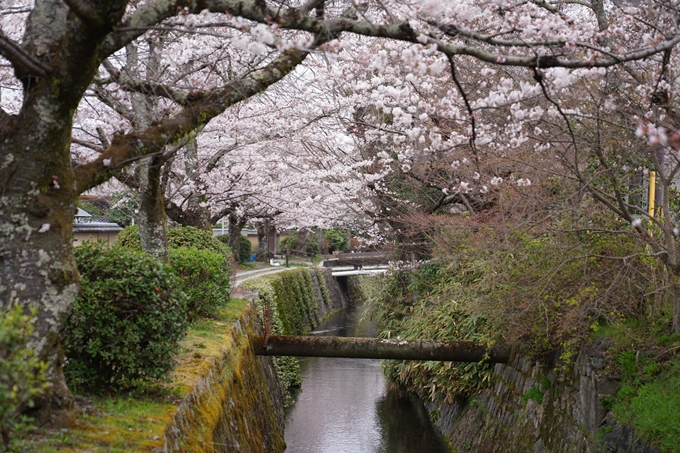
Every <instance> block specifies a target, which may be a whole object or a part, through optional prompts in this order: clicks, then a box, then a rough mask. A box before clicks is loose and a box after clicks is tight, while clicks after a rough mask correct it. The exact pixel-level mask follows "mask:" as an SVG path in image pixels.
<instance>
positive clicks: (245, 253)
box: [238, 235, 253, 263]
mask: <svg viewBox="0 0 680 453" xmlns="http://www.w3.org/2000/svg"><path fill="white" fill-rule="evenodd" d="M252 253H253V245H252V244H251V243H250V241H249V240H248V238H247V237H245V236H243V235H239V238H238V258H239V261H240V262H242V263H245V262H247V261H250V255H252Z"/></svg>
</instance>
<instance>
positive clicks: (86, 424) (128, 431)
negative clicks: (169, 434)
mask: <svg viewBox="0 0 680 453" xmlns="http://www.w3.org/2000/svg"><path fill="white" fill-rule="evenodd" d="M89 398H90V401H91V402H92V407H91V412H92V413H90V414H83V415H81V416H79V417H78V419H77V426H76V427H75V429H68V430H54V431H46V430H38V431H36V432H35V433H34V434H33V435H31V436H30V437H28V438H25V439H21V440H18V441H17V442H16V447H15V448H16V450H17V451H31V452H35V453H56V452H59V453H70V452H87V451H106V452H112V453H114V452H115V453H118V452H121V453H123V452H129V451H136V452H146V451H149V452H150V451H153V450H155V449H162V448H163V442H164V439H163V431H164V429H165V426H166V424H167V423H168V422H169V421H170V420H171V418H172V415H173V414H174V413H175V406H174V405H173V404H170V403H167V402H163V401H158V400H153V399H148V398H130V397H127V396H120V397H89Z"/></svg>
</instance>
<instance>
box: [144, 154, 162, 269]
mask: <svg viewBox="0 0 680 453" xmlns="http://www.w3.org/2000/svg"><path fill="white" fill-rule="evenodd" d="M161 167H162V163H161V162H158V160H157V158H155V157H147V158H144V159H142V160H141V161H139V162H138V165H137V169H136V172H137V179H138V181H139V195H140V198H141V204H140V207H139V214H138V215H137V223H138V224H139V239H140V240H141V242H142V248H143V249H144V251H146V252H147V253H148V254H150V255H152V256H155V257H157V258H159V259H161V260H163V261H167V260H168V240H167V234H166V223H167V222H166V218H165V202H164V197H163V191H162V190H161Z"/></svg>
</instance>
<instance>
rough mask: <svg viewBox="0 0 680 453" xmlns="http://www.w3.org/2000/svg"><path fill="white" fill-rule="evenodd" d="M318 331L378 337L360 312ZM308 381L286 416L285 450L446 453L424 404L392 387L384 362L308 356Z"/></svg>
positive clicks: (293, 452) (305, 379) (304, 367)
mask: <svg viewBox="0 0 680 453" xmlns="http://www.w3.org/2000/svg"><path fill="white" fill-rule="evenodd" d="M316 333H317V334H319V335H338V336H363V337H374V336H375V326H374V325H373V323H371V322H369V321H367V320H365V319H363V318H362V317H360V316H357V313H356V312H346V313H340V314H338V315H337V316H335V317H333V318H331V319H329V320H328V321H326V322H325V323H324V324H323V325H322V326H320V327H319V328H318V329H317V331H316ZM301 362H302V363H301V365H302V373H303V384H302V389H301V391H300V392H299V393H298V395H297V399H296V401H297V402H296V404H295V406H294V407H293V408H292V410H291V411H290V412H289V413H288V415H287V417H286V432H285V436H286V444H287V448H286V453H401V452H430V453H440V452H441V453H445V452H447V451H448V450H447V449H446V447H445V446H444V443H443V442H442V441H441V439H440V437H439V436H438V435H437V434H436V432H435V431H434V429H433V428H432V425H431V424H430V422H429V419H428V418H427V415H426V414H425V413H424V410H423V409H422V408H419V407H418V406H417V405H414V404H413V403H412V402H411V401H410V400H408V399H404V398H400V397H399V395H398V394H396V393H395V392H391V391H387V389H386V381H385V378H384V376H383V374H382V371H381V369H380V361H379V360H370V359H335V358H305V359H303V360H302V361H301Z"/></svg>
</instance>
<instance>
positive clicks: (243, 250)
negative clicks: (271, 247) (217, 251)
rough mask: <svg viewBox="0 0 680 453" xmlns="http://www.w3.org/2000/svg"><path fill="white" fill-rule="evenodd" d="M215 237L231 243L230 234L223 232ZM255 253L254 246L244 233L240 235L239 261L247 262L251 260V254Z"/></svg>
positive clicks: (224, 242) (225, 242)
mask: <svg viewBox="0 0 680 453" xmlns="http://www.w3.org/2000/svg"><path fill="white" fill-rule="evenodd" d="M215 239H217V240H218V241H220V242H222V243H223V244H227V245H229V235H228V234H221V235H219V236H216V237H215ZM252 253H253V246H252V244H251V243H250V241H249V240H248V238H246V237H245V236H243V235H242V234H241V235H239V238H238V259H239V262H241V263H245V262H247V261H250V255H252Z"/></svg>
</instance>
